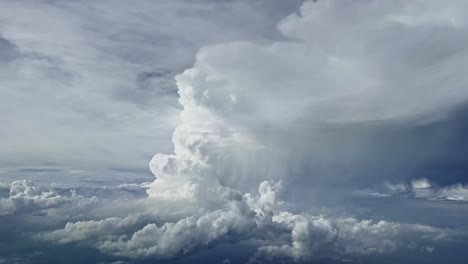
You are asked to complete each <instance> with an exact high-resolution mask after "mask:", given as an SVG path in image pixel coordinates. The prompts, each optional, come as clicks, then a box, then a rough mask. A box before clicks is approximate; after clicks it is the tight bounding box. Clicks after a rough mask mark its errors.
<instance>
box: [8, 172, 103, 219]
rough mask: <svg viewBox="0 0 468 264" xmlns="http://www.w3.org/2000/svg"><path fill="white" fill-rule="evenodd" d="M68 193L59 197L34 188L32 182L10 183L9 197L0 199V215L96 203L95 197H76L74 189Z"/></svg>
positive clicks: (52, 192) (45, 189) (47, 191)
mask: <svg viewBox="0 0 468 264" xmlns="http://www.w3.org/2000/svg"><path fill="white" fill-rule="evenodd" d="M68 191H69V193H68V195H67V194H65V195H61V194H59V193H57V192H55V191H53V190H50V189H47V188H41V187H38V186H35V185H34V183H33V182H32V181H28V180H22V181H15V182H12V183H11V185H10V186H9V196H8V197H7V198H0V215H11V214H16V213H30V212H37V211H42V210H46V209H52V208H62V207H67V206H74V207H76V208H75V209H78V208H84V207H88V206H90V205H92V204H94V203H96V202H97V198H96V197H91V198H85V197H84V196H81V195H78V194H77V193H76V190H74V189H71V190H68Z"/></svg>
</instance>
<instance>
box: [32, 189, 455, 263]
mask: <svg viewBox="0 0 468 264" xmlns="http://www.w3.org/2000/svg"><path fill="white" fill-rule="evenodd" d="M277 187H278V185H275V184H274V183H268V182H263V183H262V184H261V185H260V187H259V193H258V195H256V196H253V195H251V194H249V193H247V194H245V195H244V196H243V198H242V199H241V200H239V199H236V198H235V199H231V200H229V201H228V203H227V204H226V207H225V208H224V209H218V210H214V211H210V210H208V211H207V210H206V209H200V211H199V213H195V214H194V215H189V216H185V217H184V216H183V217H182V218H179V219H178V220H175V221H168V220H163V219H161V218H160V217H158V216H157V215H153V216H151V215H130V216H128V217H125V218H116V217H114V218H107V219H104V220H99V221H84V222H76V223H68V224H67V225H66V226H65V228H64V229H61V230H56V231H53V232H47V233H43V234H40V235H39V236H38V238H39V239H45V240H49V241H54V242H56V243H69V242H79V243H80V244H81V245H88V246H92V247H96V248H98V249H99V250H101V251H102V252H104V253H108V254H112V255H117V256H123V257H130V258H134V259H139V258H156V259H171V258H173V257H176V256H182V255H187V254H192V253H193V252H194V251H197V250H199V249H203V248H207V247H210V246H212V245H217V244H222V243H232V242H235V243H238V242H242V241H244V242H245V241H251V242H253V244H252V246H253V247H258V251H257V253H256V254H255V255H254V256H253V257H252V259H251V261H253V262H255V261H259V260H261V259H262V258H264V257H267V258H271V257H287V258H291V259H295V260H306V259H313V258H318V257H324V256H326V257H330V256H331V255H334V256H346V257H350V258H353V257H356V256H361V255H369V254H378V253H387V252H393V251H396V250H399V249H402V248H414V249H419V248H421V247H426V246H427V247H431V245H432V243H436V242H439V241H444V240H445V239H447V238H449V237H450V235H451V233H450V231H449V230H443V229H438V228H433V227H430V226H426V225H416V224H402V223H395V222H387V221H372V220H358V219H355V218H333V217H327V216H323V215H318V216H314V215H310V214H307V213H301V214H293V213H290V212H288V211H283V210H282V209H281V205H282V203H279V202H278V201H277V200H276V198H275V197H276V195H277V193H276V189H277ZM160 202H162V201H160ZM138 226H142V227H141V228H138ZM268 234H273V237H270V236H269V235H268ZM431 248H432V247H431Z"/></svg>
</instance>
